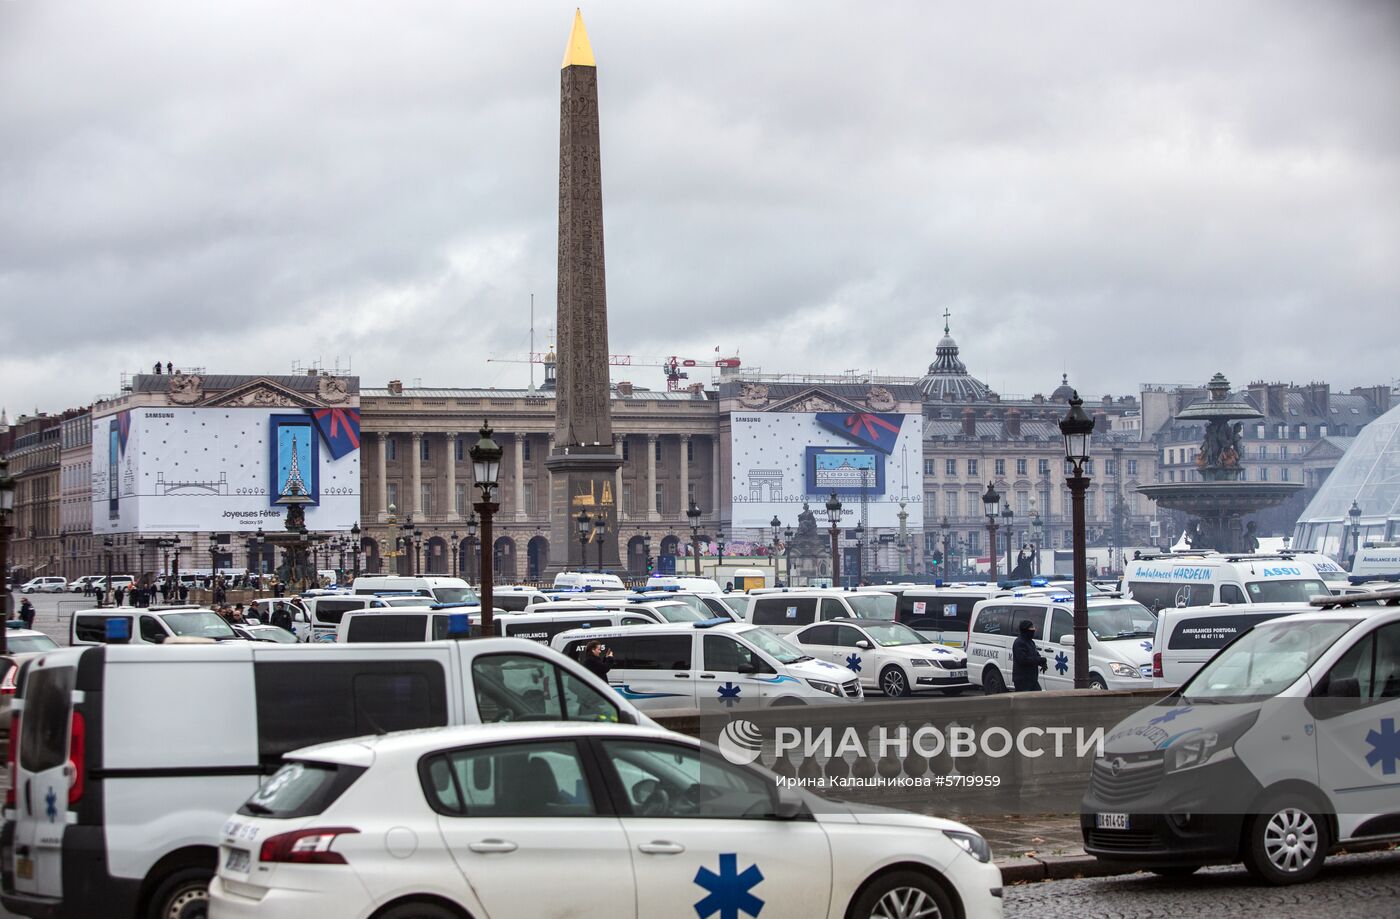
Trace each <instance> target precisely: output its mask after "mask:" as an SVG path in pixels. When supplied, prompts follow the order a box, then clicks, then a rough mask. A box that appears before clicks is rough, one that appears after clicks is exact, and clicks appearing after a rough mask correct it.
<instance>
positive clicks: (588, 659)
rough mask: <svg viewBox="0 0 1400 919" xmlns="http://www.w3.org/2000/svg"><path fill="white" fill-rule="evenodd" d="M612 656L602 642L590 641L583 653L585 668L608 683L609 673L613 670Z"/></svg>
mask: <svg viewBox="0 0 1400 919" xmlns="http://www.w3.org/2000/svg"><path fill="white" fill-rule="evenodd" d="M612 656H613V654H612V652H611V651H609V650H608V647H607V645H605V644H603V643H602V642H601V641H590V642H589V643H588V646H587V647H586V648H584V651H583V666H585V667H587V668H588V672H589V673H591V674H593V675H594V676H596V677H597V678H598V679H600V680H602V681H603V682H604V683H606V682H607V681H608V671H609V670H611V669H612Z"/></svg>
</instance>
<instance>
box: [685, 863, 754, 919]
mask: <svg viewBox="0 0 1400 919" xmlns="http://www.w3.org/2000/svg"><path fill="white" fill-rule="evenodd" d="M762 880H763V872H762V871H759V870H758V866H757V865H749V866H748V867H747V868H745V869H744V870H743V871H740V870H739V856H738V855H737V854H736V853H734V852H721V853H720V854H719V874H715V873H714V872H713V871H711V870H710V869H709V868H705V867H702V868H701V869H700V870H699V871H697V872H695V883H696V884H698V885H699V886H700V887H702V888H704V889H705V890H708V891H709V893H708V894H706V895H705V898H704V899H703V900H701V901H700V902H698V903H696V904H695V913H696V915H697V916H699V917H700V919H709V917H710V916H713V915H714V914H715V913H719V919H739V913H741V912H744V913H747V914H749V915H750V916H757V915H758V914H759V912H761V911H762V909H763V901H762V900H760V899H759V898H758V897H756V896H754V895H753V894H752V893H750V891H751V890H752V889H753V888H754V887H756V886H757V885H758V884H759V883H760V882H761V881H762Z"/></svg>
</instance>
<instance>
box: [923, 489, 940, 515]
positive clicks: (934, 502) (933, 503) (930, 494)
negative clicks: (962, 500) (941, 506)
mask: <svg viewBox="0 0 1400 919" xmlns="http://www.w3.org/2000/svg"><path fill="white" fill-rule="evenodd" d="M924 516H925V517H937V516H938V492H936V491H926V492H924Z"/></svg>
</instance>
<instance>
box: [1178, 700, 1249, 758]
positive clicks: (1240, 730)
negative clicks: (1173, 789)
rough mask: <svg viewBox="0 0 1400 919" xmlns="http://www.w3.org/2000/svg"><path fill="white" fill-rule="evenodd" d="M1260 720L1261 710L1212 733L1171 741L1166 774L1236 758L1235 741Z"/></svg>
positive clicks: (1185, 736)
mask: <svg viewBox="0 0 1400 919" xmlns="http://www.w3.org/2000/svg"><path fill="white" fill-rule="evenodd" d="M1258 720H1259V712H1258V710H1256V711H1253V712H1249V713H1248V714H1246V715H1244V716H1242V717H1240V718H1238V719H1236V720H1235V721H1234V722H1232V723H1230V724H1227V725H1225V726H1223V727H1218V728H1216V729H1215V730H1213V731H1200V732H1195V733H1187V734H1185V735H1183V736H1182V737H1180V738H1177V739H1176V740H1174V741H1172V742H1171V743H1170V745H1169V746H1168V747H1167V749H1166V754H1165V759H1164V766H1165V768H1166V771H1167V772H1181V771H1183V770H1186V769H1195V768H1197V767H1198V766H1205V765H1207V764H1209V763H1211V762H1213V761H1218V760H1222V759H1228V758H1230V757H1232V756H1234V752H1235V742H1236V741H1238V740H1239V739H1240V738H1241V737H1243V736H1244V733H1245V731H1248V730H1249V729H1250V728H1252V727H1254V722H1256V721H1258Z"/></svg>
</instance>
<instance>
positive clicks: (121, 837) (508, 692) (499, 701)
mask: <svg viewBox="0 0 1400 919" xmlns="http://www.w3.org/2000/svg"><path fill="white" fill-rule="evenodd" d="M520 720H533V721H588V722H595V723H596V722H623V723H629V724H652V725H653V726H654V722H652V721H651V720H650V719H649V718H647V717H646V716H645V715H643V714H642V713H641V712H639V711H638V710H637V708H636V707H635V706H634V705H633V704H632V703H631V702H629V701H628V700H627V699H625V698H623V697H621V696H619V695H618V694H617V693H615V692H613V691H612V690H610V689H609V688H608V685H607V684H606V683H604V682H603V681H601V680H599V679H598V678H597V677H595V676H593V674H591V673H589V672H588V671H587V670H586V669H584V668H583V667H582V666H581V665H579V664H578V663H577V662H575V661H571V660H566V659H564V658H562V657H560V656H559V655H558V654H555V653H554V652H552V651H550V650H549V649H548V648H544V647H541V646H540V645H539V644H537V643H535V642H531V641H522V640H520V639H512V638H490V639H485V638H483V639H478V640H475V641H440V642H430V643H416V644H363V645H356V644H318V645H305V644H273V643H265V642H233V641H230V642H223V643H218V644H200V645H180V644H173V643H166V644H164V645H162V646H159V647H154V646H151V645H124V646H117V645H108V646H101V647H88V648H64V649H60V650H56V651H50V652H45V653H43V654H38V655H35V656H34V657H33V658H32V659H31V660H30V661H28V662H27V663H26V664H25V671H24V674H23V676H22V678H21V680H20V688H19V691H18V693H17V694H16V695H15V697H14V701H13V703H12V707H11V720H10V725H11V727H10V731H11V733H10V736H11V738H14V740H12V741H11V744H10V748H9V762H10V775H11V776H12V777H13V781H12V783H11V785H10V788H9V790H8V793H7V797H6V800H5V825H4V829H3V831H0V902H3V904H4V906H5V908H6V909H7V910H9V911H10V912H11V913H17V914H20V915H25V916H43V917H52V919H95V917H103V919H168V917H187V916H188V917H193V916H196V915H198V916H203V915H205V909H206V908H207V906H206V902H207V899H208V885H209V881H210V879H211V878H212V877H213V876H214V871H215V867H216V862H217V859H218V854H219V848H218V847H219V839H220V828H221V827H222V826H223V824H224V821H225V820H226V819H227V818H228V815H229V814H231V813H232V812H233V811H234V810H236V809H237V808H238V807H239V806H240V805H241V804H242V803H243V802H244V801H246V800H247V799H248V797H249V796H250V795H252V794H253V792H254V791H256V790H257V788H258V784H259V782H260V781H261V780H262V779H263V778H264V777H266V776H269V775H272V774H273V773H274V772H276V771H277V769H278V768H279V767H280V766H281V760H282V755H283V754H284V753H287V752H289V751H291V750H294V749H297V748H298V747H302V746H305V745H306V744H308V743H318V742H322V741H330V740H339V739H344V738H348V737H358V736H360V735H363V734H382V733H386V732H389V731H400V730H409V729H414V728H428V727H440V726H445V725H459V724H484V723H490V722H496V721H520Z"/></svg>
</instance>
